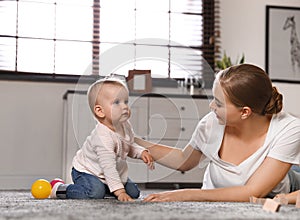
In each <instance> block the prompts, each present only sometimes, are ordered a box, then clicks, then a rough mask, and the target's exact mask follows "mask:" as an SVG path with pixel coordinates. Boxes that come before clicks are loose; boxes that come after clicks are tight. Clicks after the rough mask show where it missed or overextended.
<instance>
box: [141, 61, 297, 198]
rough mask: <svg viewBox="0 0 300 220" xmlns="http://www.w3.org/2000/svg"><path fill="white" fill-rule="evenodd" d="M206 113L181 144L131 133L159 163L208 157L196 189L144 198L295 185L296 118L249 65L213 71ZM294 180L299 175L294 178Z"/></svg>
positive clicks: (274, 190) (178, 164) (186, 163)
mask: <svg viewBox="0 0 300 220" xmlns="http://www.w3.org/2000/svg"><path fill="white" fill-rule="evenodd" d="M213 96H214V99H213V100H212V102H211V103H210V108H211V110H212V112H210V113H209V114H207V115H206V116H205V117H204V118H203V119H202V120H201V121H200V122H199V124H198V126H197V128H196V130H195V131H194V134H193V136H192V139H191V140H190V142H189V144H188V145H187V146H186V147H185V148H184V149H183V150H181V149H176V148H172V147H168V146H163V145H158V144H153V143H150V142H147V141H144V140H142V139H138V138H136V142H137V143H138V144H140V145H142V146H144V147H146V148H148V150H149V151H150V153H151V154H152V156H153V158H154V159H155V160H156V161H157V162H158V163H160V164H162V165H165V166H167V167H170V168H173V169H177V170H180V171H187V170H190V169H192V168H194V167H195V166H197V165H198V163H199V162H201V163H204V162H205V161H208V166H207V168H206V171H205V174H204V179H203V187H202V189H182V190H174V191H168V192H162V193H156V194H151V195H149V196H148V197H146V198H145V200H144V201H231V202H233V201H234V202H246V201H249V197H250V196H255V197H266V196H269V197H273V196H274V195H276V194H279V193H288V192H290V191H294V190H296V189H295V188H293V187H294V184H292V183H295V175H296V174H295V173H294V172H293V171H292V170H291V171H289V170H290V168H291V166H292V165H293V164H299V161H300V120H299V119H297V118H295V117H292V116H290V115H288V114H286V113H282V112H281V110H282V95H281V94H280V93H279V92H278V91H277V89H276V88H275V87H272V83H271V80H270V78H269V77H268V75H267V74H266V73H265V72H264V71H263V70H262V69H260V68H259V67H257V66H254V65H251V64H241V65H237V66H232V67H230V68H227V69H225V70H223V71H220V72H219V73H218V74H217V75H216V79H215V82H214V85H213ZM297 181H300V180H297Z"/></svg>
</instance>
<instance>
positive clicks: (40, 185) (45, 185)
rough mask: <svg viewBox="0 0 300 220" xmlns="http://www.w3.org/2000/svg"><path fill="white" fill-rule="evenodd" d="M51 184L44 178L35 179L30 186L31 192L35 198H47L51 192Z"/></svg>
mask: <svg viewBox="0 0 300 220" xmlns="http://www.w3.org/2000/svg"><path fill="white" fill-rule="evenodd" d="M51 189H52V187H51V184H50V183H49V182H48V181H47V180H44V179H38V180H36V181H35V182H34V183H33V184H32V186H31V194H32V195H33V197H34V198H36V199H47V198H48V197H49V196H50V194H51Z"/></svg>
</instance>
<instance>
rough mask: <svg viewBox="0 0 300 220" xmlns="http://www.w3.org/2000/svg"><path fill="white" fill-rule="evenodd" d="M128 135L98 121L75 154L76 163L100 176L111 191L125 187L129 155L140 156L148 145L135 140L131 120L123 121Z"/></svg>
mask: <svg viewBox="0 0 300 220" xmlns="http://www.w3.org/2000/svg"><path fill="white" fill-rule="evenodd" d="M123 128H124V132H125V137H122V136H121V135H119V134H118V133H116V132H114V131H112V130H110V129H109V128H108V127H106V126H105V125H103V124H101V123H98V124H97V125H96V127H95V129H94V130H93V131H92V132H91V134H90V135H89V136H88V137H87V138H86V140H85V142H84V144H83V146H82V148H81V149H79V150H78V151H77V153H76V155H75V157H74V158H73V163H72V165H73V167H74V168H75V169H76V170H78V171H80V172H85V173H89V174H92V175H94V176H97V177H98V178H99V179H100V180H101V181H102V182H103V183H105V184H107V185H108V187H109V190H110V191H111V192H113V191H115V190H117V189H121V188H124V183H126V182H127V179H128V165H127V162H126V158H127V156H129V157H131V158H140V157H141V154H142V152H143V151H144V150H145V148H143V147H141V146H139V145H137V144H135V143H134V133H133V130H132V127H131V125H130V123H129V122H128V121H127V122H125V123H124V124H123Z"/></svg>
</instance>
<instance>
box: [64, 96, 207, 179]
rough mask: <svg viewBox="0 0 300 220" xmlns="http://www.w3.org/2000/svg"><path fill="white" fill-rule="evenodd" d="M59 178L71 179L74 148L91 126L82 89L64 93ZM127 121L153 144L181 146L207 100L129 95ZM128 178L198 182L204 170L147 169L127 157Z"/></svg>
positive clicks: (205, 106)
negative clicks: (61, 155) (62, 145)
mask: <svg viewBox="0 0 300 220" xmlns="http://www.w3.org/2000/svg"><path fill="white" fill-rule="evenodd" d="M64 102H65V103H64V104H65V105H64V106H65V117H64V148H63V158H64V162H63V174H64V176H63V178H64V179H65V180H66V182H68V183H70V182H71V176H70V172H71V164H72V159H73V157H74V155H75V153H76V151H77V150H78V149H79V148H80V147H81V146H82V144H83V142H84V140H85V138H86V137H87V136H88V135H89V134H90V132H91V130H92V129H93V128H94V127H95V124H96V121H95V119H94V117H93V115H92V113H91V111H90V109H89V107H88V103H87V97H86V93H85V92H76V93H70V92H69V93H67V96H66V97H65V99H64ZM129 105H130V109H131V117H130V122H131V124H132V126H133V129H134V131H135V134H136V135H137V136H139V137H142V138H144V139H145V140H149V141H151V142H155V143H161V144H165V145H169V146H174V147H179V148H183V147H185V145H186V144H187V143H188V141H189V140H190V138H191V136H192V134H193V132H194V129H195V127H196V125H197V124H198V122H199V120H200V119H201V118H202V117H203V116H204V115H205V114H207V113H208V112H209V105H208V100H207V99H200V98H199V99H192V98H190V96H184V97H182V98H180V97H179V98H178V97H174V98H173V97H162V96H159V97H156V96H130V97H129ZM128 165H129V177H130V178H131V179H132V180H133V181H134V182H137V183H146V182H173V183H175V182H179V183H180V182H181V183H184V182H187V183H192V182H194V183H199V182H201V181H202V177H203V172H204V170H203V169H202V170H201V169H199V168H198V167H196V168H194V169H193V170H191V171H188V172H179V171H175V170H172V169H169V168H166V167H163V166H161V165H159V164H156V169H155V170H154V171H151V170H148V168H147V166H146V165H145V164H144V163H143V161H141V160H135V159H130V158H128Z"/></svg>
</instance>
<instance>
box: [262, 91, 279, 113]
mask: <svg viewBox="0 0 300 220" xmlns="http://www.w3.org/2000/svg"><path fill="white" fill-rule="evenodd" d="M282 99H283V97H282V94H280V93H279V92H278V90H277V88H276V87H275V86H273V88H272V96H271V98H270V100H269V102H268V103H267V105H266V107H265V111H264V114H276V113H278V112H280V111H281V110H282V106H283V104H282Z"/></svg>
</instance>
